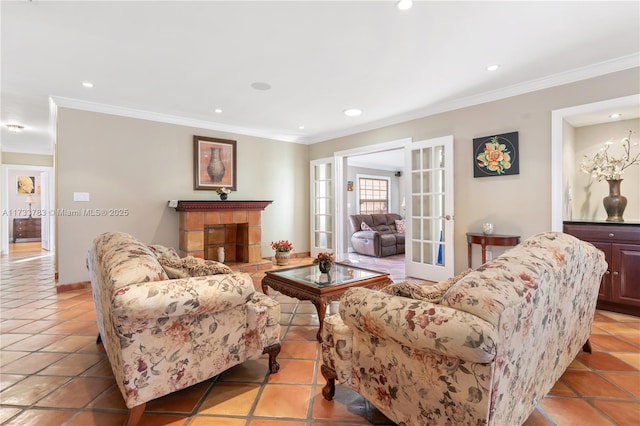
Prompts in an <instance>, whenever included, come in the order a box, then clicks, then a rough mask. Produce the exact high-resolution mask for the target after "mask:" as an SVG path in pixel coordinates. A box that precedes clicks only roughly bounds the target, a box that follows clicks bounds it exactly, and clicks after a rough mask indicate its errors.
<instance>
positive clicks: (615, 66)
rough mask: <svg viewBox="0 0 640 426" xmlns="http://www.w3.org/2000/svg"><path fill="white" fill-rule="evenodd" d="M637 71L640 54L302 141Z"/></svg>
mask: <svg viewBox="0 0 640 426" xmlns="http://www.w3.org/2000/svg"><path fill="white" fill-rule="evenodd" d="M637 67H640V53H634V54H632V55H627V56H622V57H620V58H616V59H612V60H610V61H605V62H600V63H597V64H593V65H589V66H586V67H581V68H576V69H573V70H571V71H566V72H562V73H558V74H554V75H550V76H547V77H544V78H540V79H536V80H530V81H527V82H524V83H519V84H514V85H511V86H507V87H504V88H501V89H498V90H493V91H490V92H485V93H481V94H478V95H474V96H469V97H466V98H460V99H454V100H451V101H447V102H441V103H436V104H433V105H430V106H428V107H425V108H419V109H415V110H412V111H410V112H408V113H406V114H401V115H396V116H393V117H388V118H384V119H382V120H376V121H373V122H369V123H366V124H363V125H361V126H356V127H351V128H349V129H344V130H341V131H336V132H328V133H324V134H320V135H316V136H314V137H312V138H308V139H305V142H306V143H308V144H313V143H318V142H323V141H327V140H330V139H335V138H340V137H344V136H349V135H352V134H355V133H361V132H366V131H370V130H375V129H379V128H381V127H386V126H390V125H393V124H399V123H404V122H407V121H411V120H415V119H418V118H424V117H428V116H431V115H436V114H441V113H444V112H448V111H453V110H456V109H461V108H467V107H470V106H474V105H480V104H484V103H487V102H493V101H498V100H501V99H506V98H510V97H512V96H518V95H523V94H525V93H531V92H536V91H538V90H543V89H548V88H550V87H555V86H561V85H563V84H569V83H574V82H577V81H581V80H587V79H589V78H595V77H600V76H602V75H605V74H611V73H614V72H618V71H624V70H627V69H631V68H637Z"/></svg>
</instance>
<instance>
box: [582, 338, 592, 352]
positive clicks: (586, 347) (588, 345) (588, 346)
mask: <svg viewBox="0 0 640 426" xmlns="http://www.w3.org/2000/svg"><path fill="white" fill-rule="evenodd" d="M582 350H583V351H585V352H586V353H588V354H590V353H591V342H590V341H589V339H587V341H586V342H584V345H583V346H582Z"/></svg>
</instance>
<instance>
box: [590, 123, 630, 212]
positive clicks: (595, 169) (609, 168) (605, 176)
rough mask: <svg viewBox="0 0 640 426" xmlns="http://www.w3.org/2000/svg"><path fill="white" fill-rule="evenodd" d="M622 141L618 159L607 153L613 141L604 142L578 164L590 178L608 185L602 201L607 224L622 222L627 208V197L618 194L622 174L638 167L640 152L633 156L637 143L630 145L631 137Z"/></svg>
mask: <svg viewBox="0 0 640 426" xmlns="http://www.w3.org/2000/svg"><path fill="white" fill-rule="evenodd" d="M632 133H633V131H631V130H630V131H629V136H627V137H626V138H624V139H622V142H621V145H622V147H621V150H622V155H621V156H620V157H614V156H613V155H611V154H610V153H609V148H610V147H611V146H612V145H614V143H613V141H611V140H609V141H607V142H605V144H604V146H603V147H602V148H600V150H598V152H596V153H595V154H594V156H593V158H589V157H587V156H586V155H585V156H584V159H583V160H582V163H581V164H580V170H581V171H582V172H584V173H589V174H590V175H591V177H592V178H594V179H597V180H598V181H601V180H606V181H607V183H608V184H609V195H608V196H606V197H604V199H603V200H602V202H603V204H604V209H605V210H606V212H607V221H608V222H624V219H623V218H622V214H623V213H624V209H625V208H626V207H627V197H625V196H623V195H622V194H621V193H620V184H621V183H622V173H623V172H624V170H625V169H626V168H628V167H630V166H637V165H640V152H638V153H636V154H633V153H632V152H631V151H632V149H633V148H637V147H638V143H637V142H636V143H634V144H633V145H632V144H631V135H632Z"/></svg>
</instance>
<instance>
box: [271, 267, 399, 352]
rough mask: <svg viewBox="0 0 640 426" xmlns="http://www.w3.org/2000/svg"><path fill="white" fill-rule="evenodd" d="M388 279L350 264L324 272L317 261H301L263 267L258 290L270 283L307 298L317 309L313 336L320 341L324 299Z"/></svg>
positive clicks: (288, 293)
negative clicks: (281, 266) (268, 268)
mask: <svg viewBox="0 0 640 426" xmlns="http://www.w3.org/2000/svg"><path fill="white" fill-rule="evenodd" d="M391 283H392V281H391V278H389V274H387V273H384V272H377V271H372V270H369V269H362V268H356V267H354V266H351V265H345V264H341V263H336V264H334V265H333V268H331V271H329V273H326V274H324V273H321V272H320V270H319V269H318V265H305V266H297V267H295V268H287V269H278V270H273V271H266V275H265V277H264V278H263V279H262V292H263V293H264V294H267V292H268V287H271V288H272V289H274V290H275V291H279V292H280V293H282V294H284V295H285V296H290V297H295V298H296V299H300V300H309V301H311V303H313V305H314V306H315V307H316V310H317V311H318V319H319V320H320V327H319V329H318V334H317V335H316V337H317V339H318V341H319V342H321V341H322V325H323V324H324V316H325V312H326V310H327V304H328V303H330V302H333V301H336V300H338V299H340V296H342V294H343V293H344V292H345V291H346V290H347V289H349V288H351V287H367V288H372V289H377V290H379V289H381V288H383V287H386V286H387V285H389V284H391Z"/></svg>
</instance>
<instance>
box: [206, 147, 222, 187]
mask: <svg viewBox="0 0 640 426" xmlns="http://www.w3.org/2000/svg"><path fill="white" fill-rule="evenodd" d="M224 170H225V169H224V164H223V163H222V160H221V159H220V148H211V159H210V160H209V165H208V166H207V174H208V175H209V179H211V182H221V181H222V177H223V176H224Z"/></svg>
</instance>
